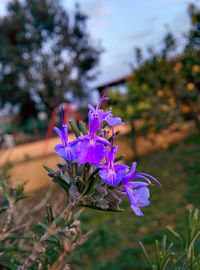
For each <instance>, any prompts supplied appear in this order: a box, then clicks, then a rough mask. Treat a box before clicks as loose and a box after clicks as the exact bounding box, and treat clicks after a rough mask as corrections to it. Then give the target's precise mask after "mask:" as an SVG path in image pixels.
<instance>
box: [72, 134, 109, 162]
mask: <svg viewBox="0 0 200 270" xmlns="http://www.w3.org/2000/svg"><path fill="white" fill-rule="evenodd" d="M78 141H79V142H78V144H77V159H78V162H79V163H81V164H85V163H87V162H88V163H90V164H91V165H97V164H99V163H100V162H101V160H102V159H103V158H104V155H105V145H109V144H110V143H109V142H108V141H107V140H106V139H104V138H101V137H100V136H97V135H95V134H94V135H93V134H91V133H90V134H89V135H85V136H81V137H79V138H78Z"/></svg>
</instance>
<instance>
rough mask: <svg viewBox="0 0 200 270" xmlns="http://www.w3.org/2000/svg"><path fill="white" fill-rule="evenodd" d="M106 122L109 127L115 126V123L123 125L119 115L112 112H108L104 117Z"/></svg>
mask: <svg viewBox="0 0 200 270" xmlns="http://www.w3.org/2000/svg"><path fill="white" fill-rule="evenodd" d="M106 122H107V124H108V125H109V126H111V127H114V126H117V125H125V123H124V122H122V120H121V119H120V118H119V117H116V116H113V115H112V114H110V115H109V116H108V117H107V118H106Z"/></svg>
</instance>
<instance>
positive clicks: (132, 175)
mask: <svg viewBox="0 0 200 270" xmlns="http://www.w3.org/2000/svg"><path fill="white" fill-rule="evenodd" d="M136 167H137V162H133V164H132V166H131V168H130V170H129V172H128V173H127V175H126V176H125V177H124V179H123V182H124V183H126V182H128V181H129V180H131V179H133V178H135V170H136Z"/></svg>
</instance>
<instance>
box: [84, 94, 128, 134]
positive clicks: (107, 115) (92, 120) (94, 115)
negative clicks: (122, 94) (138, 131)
mask: <svg viewBox="0 0 200 270" xmlns="http://www.w3.org/2000/svg"><path fill="white" fill-rule="evenodd" d="M106 100H107V98H106V97H105V95H103V96H102V98H101V99H100V101H99V102H98V104H97V106H96V108H94V107H93V106H92V105H90V104H89V105H88V108H89V109H90V110H89V113H88V118H89V129H90V132H91V133H96V132H97V131H98V130H99V128H100V127H101V125H102V122H103V121H106V122H107V124H108V125H109V126H111V127H114V126H117V125H124V123H123V122H122V121H121V119H120V118H119V117H115V116H113V115H112V113H111V111H107V112H104V111H103V110H101V109H100V106H101V103H102V102H103V101H106Z"/></svg>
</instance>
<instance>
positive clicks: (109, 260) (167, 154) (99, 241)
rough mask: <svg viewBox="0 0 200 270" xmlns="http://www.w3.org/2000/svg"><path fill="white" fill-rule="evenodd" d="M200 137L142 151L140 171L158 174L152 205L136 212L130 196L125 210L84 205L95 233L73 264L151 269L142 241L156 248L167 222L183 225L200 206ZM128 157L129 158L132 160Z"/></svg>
mask: <svg viewBox="0 0 200 270" xmlns="http://www.w3.org/2000/svg"><path fill="white" fill-rule="evenodd" d="M199 160H200V137H199V136H198V135H193V136H192V137H189V138H188V139H186V140H184V141H182V142H180V143H178V144H176V145H172V146H170V147H169V149H168V150H158V151H156V152H154V153H151V154H149V155H147V156H145V157H142V158H141V160H140V162H139V166H138V171H143V172H147V173H149V174H152V175H153V176H155V177H156V178H157V179H159V181H160V182H161V184H162V186H161V187H159V186H155V187H153V188H152V189H151V206H150V207H147V208H143V210H144V211H143V212H144V217H136V216H135V215H134V214H133V213H132V212H131V210H130V208H129V205H128V202H125V203H124V208H125V209H126V211H125V212H122V213H114V214H113V213H104V212H102V211H99V212H98V211H93V210H88V209H86V210H85V211H84V212H83V214H82V222H83V227H84V229H85V230H86V229H88V230H89V229H91V228H93V237H91V238H90V239H89V241H88V242H86V243H85V244H84V245H83V246H82V247H80V248H79V250H78V251H76V252H75V254H74V255H73V256H72V262H73V264H74V269H86V270H107V269H109V270H112V269H113V270H122V269H123V270H128V269H138V270H139V269H148V268H147V267H146V263H145V260H144V256H143V253H142V252H141V249H140V247H139V244H138V242H139V241H142V242H143V243H144V244H145V246H146V247H147V248H148V249H149V251H150V253H153V251H154V250H153V249H154V246H153V243H154V240H155V239H159V238H160V237H161V235H162V233H163V232H164V233H167V234H168V231H167V229H166V226H168V225H170V226H173V227H176V228H177V227H178V228H179V229H181V228H182V227H183V226H184V223H185V219H186V214H187V209H188V208H190V207H192V206H194V207H197V208H200V196H199V193H200V162H199ZM128 162H130V161H128Z"/></svg>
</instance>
